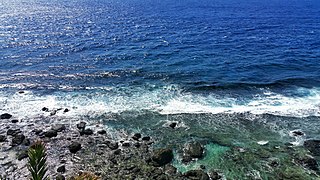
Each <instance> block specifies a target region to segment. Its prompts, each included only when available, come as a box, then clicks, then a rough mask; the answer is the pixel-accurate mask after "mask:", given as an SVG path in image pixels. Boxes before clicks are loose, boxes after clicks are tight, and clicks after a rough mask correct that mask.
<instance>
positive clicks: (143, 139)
mask: <svg viewBox="0 0 320 180" xmlns="http://www.w3.org/2000/svg"><path fill="white" fill-rule="evenodd" d="M150 139H151V138H150V136H145V137H143V138H142V141H150Z"/></svg>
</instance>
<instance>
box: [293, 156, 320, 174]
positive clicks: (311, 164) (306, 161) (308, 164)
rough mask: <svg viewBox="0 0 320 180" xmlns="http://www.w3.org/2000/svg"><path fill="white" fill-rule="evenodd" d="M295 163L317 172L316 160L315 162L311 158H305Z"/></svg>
mask: <svg viewBox="0 0 320 180" xmlns="http://www.w3.org/2000/svg"><path fill="white" fill-rule="evenodd" d="M296 161H297V162H298V163H299V164H301V165H302V166H304V167H306V168H309V169H311V170H314V171H318V170H319V167H318V163H317V160H315V159H314V158H313V157H312V156H305V157H303V158H299V159H297V160H296Z"/></svg>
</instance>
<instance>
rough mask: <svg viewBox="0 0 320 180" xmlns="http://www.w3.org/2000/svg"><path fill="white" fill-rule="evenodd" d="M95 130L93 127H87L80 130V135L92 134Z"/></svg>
mask: <svg viewBox="0 0 320 180" xmlns="http://www.w3.org/2000/svg"><path fill="white" fill-rule="evenodd" d="M92 134H93V131H92V130H91V129H85V130H83V131H81V132H80V135H92Z"/></svg>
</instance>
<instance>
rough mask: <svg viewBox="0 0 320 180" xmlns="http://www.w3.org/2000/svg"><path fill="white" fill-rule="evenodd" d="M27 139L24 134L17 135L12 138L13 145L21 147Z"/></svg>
mask: <svg viewBox="0 0 320 180" xmlns="http://www.w3.org/2000/svg"><path fill="white" fill-rule="evenodd" d="M25 138H26V137H25V136H24V135H23V134H17V135H15V136H14V137H13V138H12V145H13V146H15V145H19V144H21V143H22V142H23V140H24V139H25Z"/></svg>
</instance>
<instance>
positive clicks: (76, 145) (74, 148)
mask: <svg viewBox="0 0 320 180" xmlns="http://www.w3.org/2000/svg"><path fill="white" fill-rule="evenodd" d="M68 148H69V151H70V152H71V153H76V152H78V151H79V150H80V149H81V144H80V143H78V142H72V143H71V144H70V145H69V146H68Z"/></svg>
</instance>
